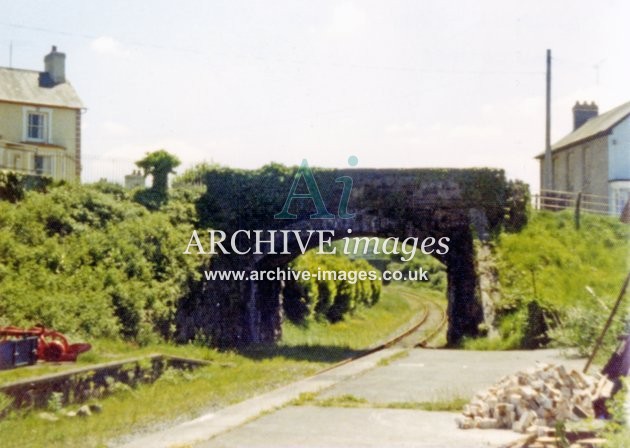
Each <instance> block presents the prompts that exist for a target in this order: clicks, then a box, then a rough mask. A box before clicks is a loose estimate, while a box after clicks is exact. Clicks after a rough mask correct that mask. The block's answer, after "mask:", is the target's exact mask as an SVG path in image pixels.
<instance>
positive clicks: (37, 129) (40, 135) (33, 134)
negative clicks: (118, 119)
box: [27, 112, 46, 140]
mask: <svg viewBox="0 0 630 448" xmlns="http://www.w3.org/2000/svg"><path fill="white" fill-rule="evenodd" d="M27 137H28V139H29V140H45V139H46V115H45V114H42V113H38V112H29V113H28V130H27Z"/></svg>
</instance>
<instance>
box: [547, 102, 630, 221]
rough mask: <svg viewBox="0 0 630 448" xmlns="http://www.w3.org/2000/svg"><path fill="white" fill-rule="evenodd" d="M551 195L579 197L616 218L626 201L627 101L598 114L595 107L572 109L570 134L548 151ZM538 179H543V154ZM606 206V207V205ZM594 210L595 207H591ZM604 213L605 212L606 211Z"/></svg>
mask: <svg viewBox="0 0 630 448" xmlns="http://www.w3.org/2000/svg"><path fill="white" fill-rule="evenodd" d="M551 155H552V158H551V160H552V163H551V167H552V168H551V173H552V184H553V188H552V190H553V192H545V190H544V187H543V186H542V185H541V193H542V194H543V195H544V194H562V193H565V192H566V193H580V192H581V193H582V194H584V195H585V196H586V197H587V198H591V199H590V201H591V202H593V203H596V202H598V201H599V200H600V198H601V201H602V203H603V208H604V210H602V211H606V212H608V213H609V214H615V215H619V214H621V211H622V210H623V208H624V206H625V205H626V204H627V203H628V201H629V200H630V101H629V102H627V103H624V104H621V105H619V106H617V107H615V108H614V109H611V110H609V111H607V112H606V113H603V114H601V115H600V114H599V113H598V107H597V105H595V103H590V104H588V103H586V102H584V103H580V102H577V103H576V104H575V106H573V131H572V132H571V133H569V134H568V135H567V136H565V137H564V138H562V139H560V140H559V141H558V142H556V143H555V144H554V145H552V147H551ZM536 158H537V159H539V161H540V179H541V182H542V179H545V176H546V174H547V173H546V171H545V170H546V165H545V163H544V158H545V154H544V153H543V154H540V155H538V156H537V157H536ZM606 204H607V205H606ZM592 205H594V206H597V204H592ZM606 209H607V210H606Z"/></svg>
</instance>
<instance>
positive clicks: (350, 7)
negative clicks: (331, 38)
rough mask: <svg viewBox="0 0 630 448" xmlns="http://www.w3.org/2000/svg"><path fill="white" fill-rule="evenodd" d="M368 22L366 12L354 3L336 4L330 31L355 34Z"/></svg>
mask: <svg viewBox="0 0 630 448" xmlns="http://www.w3.org/2000/svg"><path fill="white" fill-rule="evenodd" d="M366 22H367V17H366V14H365V12H364V11H363V10H361V9H359V8H358V7H357V6H356V5H354V4H353V3H341V4H339V5H335V7H334V9H333V13H332V19H331V23H330V25H329V27H328V31H329V32H330V33H332V34H353V33H355V32H357V31H358V30H360V29H361V28H362V27H363V26H364V25H365V23H366Z"/></svg>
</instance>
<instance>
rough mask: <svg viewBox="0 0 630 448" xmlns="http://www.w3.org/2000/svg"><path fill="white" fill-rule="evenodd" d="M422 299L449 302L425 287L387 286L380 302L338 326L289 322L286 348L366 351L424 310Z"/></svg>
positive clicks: (285, 327) (284, 336)
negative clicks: (326, 347)
mask: <svg viewBox="0 0 630 448" xmlns="http://www.w3.org/2000/svg"><path fill="white" fill-rule="evenodd" d="M419 296H420V297H425V298H432V299H434V300H441V301H445V300H444V297H443V294H441V293H439V292H435V291H432V290H429V289H425V288H419V287H413V286H410V285H405V284H400V283H393V284H391V285H389V286H385V287H383V291H382V293H381V299H380V301H379V302H378V303H377V304H376V305H374V306H373V307H371V308H361V309H359V310H358V311H357V312H355V313H354V315H352V316H351V317H349V318H347V319H346V320H344V321H341V322H337V323H335V324H329V323H327V322H312V323H310V324H308V326H301V325H295V324H292V323H290V322H286V323H285V324H284V325H283V327H282V331H283V340H282V344H281V345H282V346H318V345H319V346H335V347H347V348H348V349H351V350H357V349H365V348H367V347H370V346H374V345H376V344H377V343H379V342H383V341H385V340H386V339H388V338H389V337H391V336H393V335H394V334H395V333H397V332H399V330H400V329H401V328H402V327H404V326H405V325H406V324H408V323H409V322H410V320H411V319H412V318H413V316H416V315H418V314H419V313H421V312H422V311H423V309H424V304H423V300H419Z"/></svg>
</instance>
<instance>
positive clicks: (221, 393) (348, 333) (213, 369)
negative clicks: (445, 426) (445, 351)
mask: <svg viewBox="0 0 630 448" xmlns="http://www.w3.org/2000/svg"><path fill="white" fill-rule="evenodd" d="M422 293H424V291H422V290H416V289H411V288H409V287H408V286H405V285H391V286H389V287H386V288H384V294H383V296H382V298H381V300H380V301H379V302H378V303H377V304H375V305H374V306H373V307H372V308H369V309H364V310H361V311H360V312H357V313H356V314H355V315H353V316H350V317H348V318H347V319H346V320H344V321H342V322H339V323H337V324H320V323H317V324H312V325H311V326H309V327H308V328H304V327H294V328H291V326H290V325H285V331H286V332H285V340H284V341H283V343H282V344H280V345H279V346H278V347H275V348H274V347H267V348H265V349H263V350H258V351H250V352H243V353H234V352H219V351H217V350H214V349H211V348H207V347H201V346H197V345H184V346H176V345H171V344H152V345H149V346H146V347H140V346H138V345H136V344H130V343H125V342H121V341H115V340H95V341H90V342H91V343H92V344H93V349H92V351H91V352H88V353H86V354H84V355H81V357H80V358H79V363H78V364H79V365H80V366H85V365H90V364H94V363H100V362H106V361H113V360H116V359H123V358H130V357H137V356H141V355H146V354H150V353H156V352H159V353H164V354H169V355H174V356H182V357H191V358H197V359H202V360H208V361H213V363H212V364H211V365H209V366H206V367H202V368H198V369H196V370H195V371H193V372H192V373H187V374H182V375H180V374H170V375H166V376H165V377H163V378H162V379H160V380H158V382H157V383H155V384H153V385H142V386H139V387H137V388H135V389H130V390H127V391H122V392H120V393H117V394H115V395H112V396H110V397H108V398H105V399H103V400H101V401H99V403H100V404H101V405H102V406H103V412H102V413H101V414H99V415H95V416H92V417H88V418H76V417H75V418H72V419H71V418H66V417H61V418H60V420H59V421H57V422H49V421H44V420H42V419H40V418H38V417H37V413H36V412H31V413H26V412H19V413H13V414H11V415H9V417H8V418H6V419H5V420H2V421H0V440H1V446H2V447H3V448H9V447H20V448H21V447H23V446H42V447H43V446H45V447H82V448H83V447H98V446H103V445H104V444H105V443H107V442H109V441H110V440H111V439H112V438H116V437H120V435H121V434H125V433H128V432H129V431H130V429H131V428H133V430H135V431H137V430H143V429H145V430H146V429H150V428H152V427H155V426H156V425H158V427H159V425H165V424H168V423H169V422H171V421H172V420H173V419H176V418H177V419H186V418H194V417H195V416H198V415H200V414H202V413H203V412H205V411H211V410H212V409H216V408H220V407H224V406H227V405H229V404H231V403H236V402H238V401H242V400H244V399H246V398H248V397H251V396H254V395H257V394H260V393H262V392H264V391H267V390H270V389H273V388H275V387H278V386H280V385H282V384H286V383H288V382H291V381H294V380H297V379H299V378H303V377H305V376H308V375H310V374H313V373H314V372H316V371H317V370H320V369H321V368H323V367H324V366H327V365H330V364H331V363H334V362H337V361H339V360H341V359H344V357H346V356H348V355H350V354H354V353H357V352H358V351H360V350H363V349H365V348H367V347H369V346H372V345H376V344H377V343H378V342H380V341H381V340H382V339H384V338H386V337H388V336H389V335H390V334H391V333H392V332H396V330H399V329H400V327H404V326H405V324H407V322H409V321H410V320H412V319H413V318H414V316H415V315H416V314H417V313H419V312H420V311H421V310H422V296H421V295H420V294H422ZM287 328H289V329H288V330H287ZM72 367H75V365H58V366H51V365H41V366H34V367H29V368H22V369H16V370H12V371H5V372H0V382H7V381H11V380H15V379H19V378H24V377H26V376H33V375H40V374H43V373H51V372H55V371H59V370H65V369H68V368H72ZM76 407H77V406H70V407H69V408H70V409H72V408H76Z"/></svg>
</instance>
